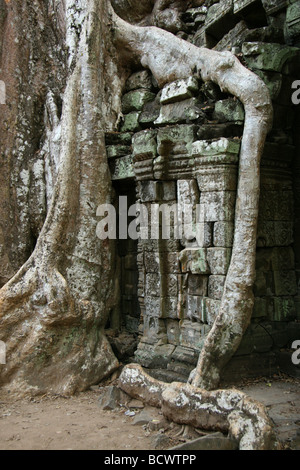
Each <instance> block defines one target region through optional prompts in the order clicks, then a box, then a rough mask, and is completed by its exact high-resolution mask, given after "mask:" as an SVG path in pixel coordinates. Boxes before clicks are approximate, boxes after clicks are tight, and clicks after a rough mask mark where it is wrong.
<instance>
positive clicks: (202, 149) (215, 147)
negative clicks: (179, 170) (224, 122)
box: [192, 138, 241, 156]
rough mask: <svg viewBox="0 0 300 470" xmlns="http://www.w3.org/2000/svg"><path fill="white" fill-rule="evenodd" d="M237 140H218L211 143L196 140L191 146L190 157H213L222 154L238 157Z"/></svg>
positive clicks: (238, 146)
mask: <svg viewBox="0 0 300 470" xmlns="http://www.w3.org/2000/svg"><path fill="white" fill-rule="evenodd" d="M240 145H241V144H240V142H239V141H238V140H229V139H225V138H222V139H219V140H215V141H213V142H209V141H206V140H198V141H196V142H194V143H193V144H192V155H199V156H214V155H223V154H233V155H238V154H239V151H240Z"/></svg>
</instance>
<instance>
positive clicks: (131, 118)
mask: <svg viewBox="0 0 300 470" xmlns="http://www.w3.org/2000/svg"><path fill="white" fill-rule="evenodd" d="M140 114H141V113H140V112H137V111H133V112H132V113H129V114H126V115H125V116H124V122H123V124H122V125H121V132H138V131H139V130H140V129H141V127H140V123H139V117H140Z"/></svg>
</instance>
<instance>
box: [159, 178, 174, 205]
mask: <svg viewBox="0 0 300 470" xmlns="http://www.w3.org/2000/svg"><path fill="white" fill-rule="evenodd" d="M161 189H162V191H161V200H162V201H174V200H176V182H175V181H162V182H161Z"/></svg>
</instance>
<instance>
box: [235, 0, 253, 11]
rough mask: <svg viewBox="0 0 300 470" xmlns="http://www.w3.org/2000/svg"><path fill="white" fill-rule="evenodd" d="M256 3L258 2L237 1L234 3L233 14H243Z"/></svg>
mask: <svg viewBox="0 0 300 470" xmlns="http://www.w3.org/2000/svg"><path fill="white" fill-rule="evenodd" d="M255 3H257V0H235V1H234V2H233V12H234V14H236V13H241V12H242V11H243V10H245V9H246V8H248V7H249V6H250V5H254V4H255Z"/></svg>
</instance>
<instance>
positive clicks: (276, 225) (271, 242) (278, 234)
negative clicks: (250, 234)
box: [257, 217, 294, 247]
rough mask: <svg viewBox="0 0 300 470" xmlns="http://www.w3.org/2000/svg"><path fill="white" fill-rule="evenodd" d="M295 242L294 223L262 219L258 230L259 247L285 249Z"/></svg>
mask: <svg viewBox="0 0 300 470" xmlns="http://www.w3.org/2000/svg"><path fill="white" fill-rule="evenodd" d="M293 242H294V224H293V222H288V221H284V222H281V221H280V220H276V221H272V220H263V219H262V218H261V217H260V219H259V223H258V230H257V246H258V247H278V246H281V247H284V246H289V245H292V243H293Z"/></svg>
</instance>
